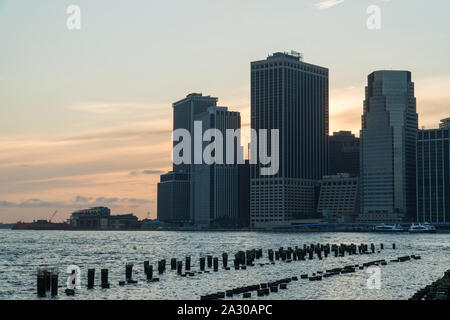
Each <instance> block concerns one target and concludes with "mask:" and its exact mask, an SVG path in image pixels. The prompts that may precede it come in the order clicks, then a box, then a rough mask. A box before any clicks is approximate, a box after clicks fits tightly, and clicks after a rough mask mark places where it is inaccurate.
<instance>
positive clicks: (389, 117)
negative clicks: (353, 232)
mask: <svg viewBox="0 0 450 320" xmlns="http://www.w3.org/2000/svg"><path fill="white" fill-rule="evenodd" d="M417 126H418V121H417V113H416V98H415V97H414V83H413V82H412V81H411V72H408V71H376V72H373V73H371V74H370V75H369V76H368V84H367V87H366V99H365V101H364V114H363V116H362V125H361V127H362V130H361V134H360V137H361V168H360V170H361V180H360V185H361V190H360V191H361V192H360V196H361V212H360V217H359V220H360V221H399V220H412V219H414V217H415V215H416V199H415V195H416V188H415V187H416V183H415V181H416V160H415V159H416V138H417Z"/></svg>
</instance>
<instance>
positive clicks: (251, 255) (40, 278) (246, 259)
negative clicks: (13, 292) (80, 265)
mask: <svg viewBox="0 0 450 320" xmlns="http://www.w3.org/2000/svg"><path fill="white" fill-rule="evenodd" d="M392 248H393V249H395V248H396V247H395V244H393V245H392ZM380 249H381V250H382V249H384V245H383V244H381V245H380ZM375 252H376V249H375V245H374V244H373V243H372V244H370V250H369V245H367V244H360V245H355V244H350V245H347V244H340V245H336V244H333V245H330V244H325V245H324V244H310V245H309V246H307V245H303V247H302V248H299V247H297V246H296V247H295V248H291V247H288V248H287V249H284V248H283V247H280V248H279V249H278V250H276V251H274V250H273V249H268V250H267V253H268V260H269V263H260V265H261V266H263V265H266V264H275V260H281V261H285V262H291V261H292V260H306V257H308V259H309V260H312V259H314V256H315V255H317V257H318V258H319V259H322V257H325V258H326V257H328V256H329V255H331V254H332V253H333V254H334V256H335V257H344V256H345V255H346V254H348V255H352V254H370V253H375ZM378 252H380V251H378ZM262 257H263V250H262V249H261V248H260V249H252V250H246V251H238V252H237V253H235V254H234V260H233V265H234V269H235V270H245V269H246V268H247V267H248V266H255V262H256V260H258V259H261V258H262ZM166 265H167V263H166V260H165V259H163V260H159V261H158V263H157V271H158V274H163V273H164V272H165V271H166ZM222 266H223V269H224V270H230V267H229V266H228V253H226V252H223V253H222ZM170 268H171V270H176V272H177V274H178V275H180V276H182V277H186V276H190V277H192V276H195V274H201V273H209V272H210V271H209V270H207V269H212V270H213V271H214V272H218V271H219V258H218V257H214V256H212V255H207V256H206V257H205V256H202V257H200V259H199V270H198V271H197V272H192V270H191V268H192V266H191V256H186V257H185V259H184V271H185V272H183V261H182V260H177V259H176V258H172V259H171V260H170ZM144 273H145V275H146V279H147V281H150V282H156V281H159V278H158V277H154V275H153V273H154V272H153V265H151V264H150V263H149V261H148V260H147V261H144ZM108 274H109V270H108V269H101V288H103V289H107V288H110V283H109V281H108ZM132 275H133V264H132V263H127V264H126V265H125V281H119V285H120V286H123V285H125V284H135V283H137V281H136V280H134V279H133V276H132ZM94 283H95V269H88V274H87V288H88V289H92V288H94ZM50 290H51V295H52V296H56V295H57V294H58V273H56V272H54V271H48V270H46V269H38V274H37V294H38V296H39V297H45V296H46V294H47V292H48V291H50ZM66 294H67V295H74V294H75V290H73V289H66Z"/></svg>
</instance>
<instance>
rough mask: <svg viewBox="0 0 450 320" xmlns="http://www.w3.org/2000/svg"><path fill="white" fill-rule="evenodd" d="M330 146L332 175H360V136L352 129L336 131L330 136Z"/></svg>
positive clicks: (330, 172) (330, 171)
mask: <svg viewBox="0 0 450 320" xmlns="http://www.w3.org/2000/svg"><path fill="white" fill-rule="evenodd" d="M328 141H329V146H330V149H329V150H330V151H329V152H330V153H329V159H330V170H329V174H330V175H336V174H339V173H351V174H357V175H359V138H357V137H355V135H354V134H352V132H351V131H339V132H334V133H333V135H332V136H330V137H329V138H328Z"/></svg>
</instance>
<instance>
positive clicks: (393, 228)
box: [373, 223, 405, 232]
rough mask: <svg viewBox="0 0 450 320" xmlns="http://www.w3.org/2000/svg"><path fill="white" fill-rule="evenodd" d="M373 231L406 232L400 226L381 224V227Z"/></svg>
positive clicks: (376, 227)
mask: <svg viewBox="0 0 450 320" xmlns="http://www.w3.org/2000/svg"><path fill="white" fill-rule="evenodd" d="M373 231H375V232H404V231H405V229H403V228H402V227H401V226H400V225H398V224H384V223H383V224H381V225H379V226H375V227H374V228H373Z"/></svg>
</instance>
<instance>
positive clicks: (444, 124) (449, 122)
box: [439, 117, 450, 129]
mask: <svg viewBox="0 0 450 320" xmlns="http://www.w3.org/2000/svg"><path fill="white" fill-rule="evenodd" d="M439 128H440V129H444V128H450V117H449V118H445V119H442V120H441V123H440V124H439Z"/></svg>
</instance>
